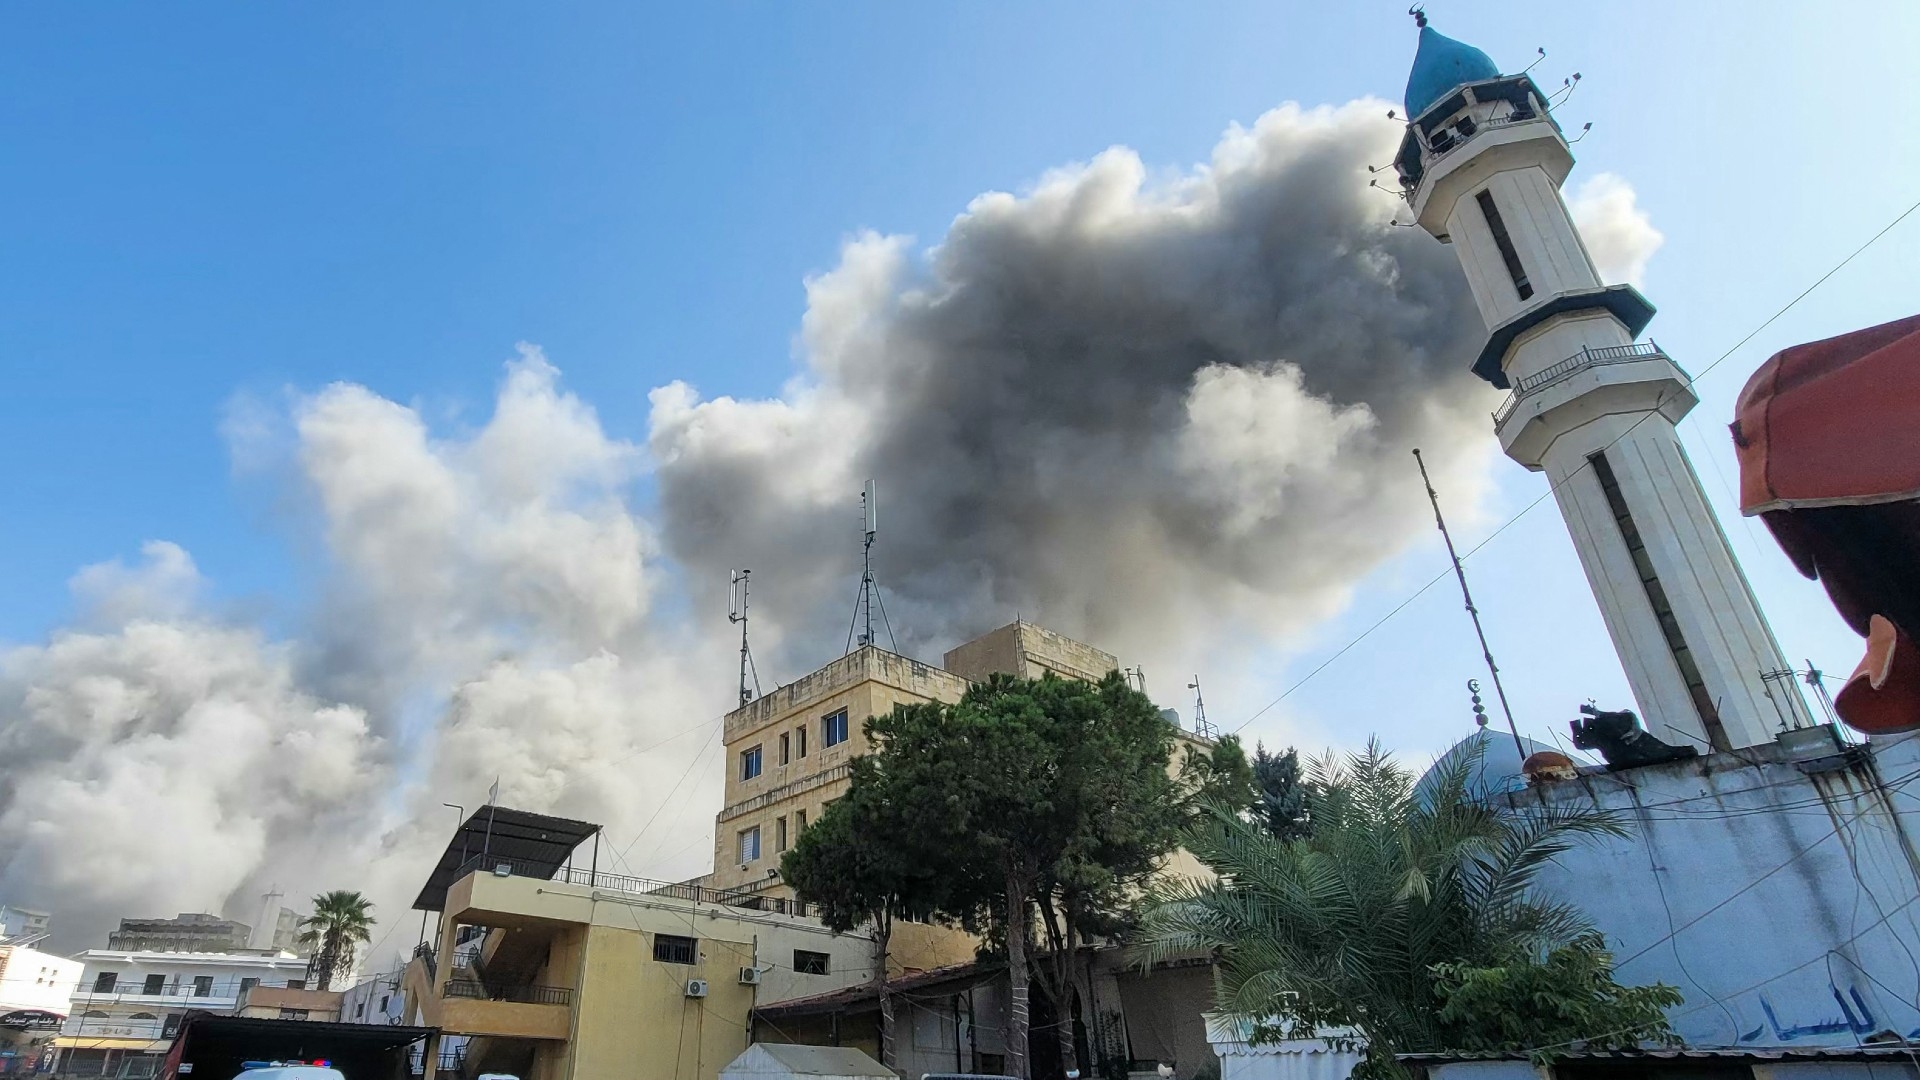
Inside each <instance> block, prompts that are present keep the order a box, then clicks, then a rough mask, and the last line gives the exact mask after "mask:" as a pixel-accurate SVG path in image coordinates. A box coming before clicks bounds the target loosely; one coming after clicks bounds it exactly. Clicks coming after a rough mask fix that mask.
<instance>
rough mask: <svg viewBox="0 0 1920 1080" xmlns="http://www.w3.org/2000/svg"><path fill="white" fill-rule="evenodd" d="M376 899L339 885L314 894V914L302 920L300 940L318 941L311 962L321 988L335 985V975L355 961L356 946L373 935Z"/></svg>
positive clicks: (309, 966) (304, 942)
mask: <svg viewBox="0 0 1920 1080" xmlns="http://www.w3.org/2000/svg"><path fill="white" fill-rule="evenodd" d="M372 931H373V901H371V900H369V899H367V898H366V897H364V896H361V895H360V894H359V893H357V892H349V891H347V890H345V889H336V890H334V891H333V892H324V893H321V894H320V895H319V896H316V897H314V898H313V914H311V915H309V916H307V917H306V918H304V919H301V920H300V943H301V944H302V945H318V946H319V948H317V949H315V950H314V951H313V958H312V959H311V960H309V961H308V962H307V977H308V978H309V979H310V980H312V983H313V986H314V988H315V989H317V990H331V989H333V976H334V974H335V972H336V971H338V970H339V969H340V968H342V967H351V966H352V964H353V948H354V946H356V945H360V944H364V943H365V942H367V941H369V940H371V939H372V936H373V935H372Z"/></svg>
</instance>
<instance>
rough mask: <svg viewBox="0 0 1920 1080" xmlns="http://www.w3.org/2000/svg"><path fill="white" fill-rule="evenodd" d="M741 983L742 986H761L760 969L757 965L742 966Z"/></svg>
mask: <svg viewBox="0 0 1920 1080" xmlns="http://www.w3.org/2000/svg"><path fill="white" fill-rule="evenodd" d="M740 985H741V986H759V985H760V969H759V968H757V967H743V968H741V969H740Z"/></svg>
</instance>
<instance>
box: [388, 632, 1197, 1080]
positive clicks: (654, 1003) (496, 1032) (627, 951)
mask: <svg viewBox="0 0 1920 1080" xmlns="http://www.w3.org/2000/svg"><path fill="white" fill-rule="evenodd" d="M943 662H944V666H943V667H934V666H932V665H930V664H925V663H921V662H920V661H917V660H913V659H910V658H908V657H905V656H900V655H898V654H896V653H891V652H888V651H886V650H884V649H880V648H876V647H872V646H867V647H862V648H860V649H857V650H855V651H854V652H852V653H849V654H848V655H846V656H844V657H841V658H840V659H838V660H835V661H834V662H832V663H830V664H828V665H826V666H825V667H823V668H821V669H820V670H818V671H815V672H813V673H812V674H810V675H808V676H806V677H805V678H803V679H801V680H799V681H798V682H795V683H792V684H790V685H787V686H783V687H781V688H779V689H777V690H775V691H774V692H773V693H770V694H767V695H765V696H764V697H761V698H760V699H758V700H756V701H753V702H750V703H749V704H747V705H744V706H742V707H741V708H739V709H736V710H734V711H733V712H731V713H729V714H727V716H726V717H725V718H724V721H723V722H724V725H725V727H724V738H725V742H726V748H727V770H728V771H727V781H726V794H725V801H724V805H723V806H722V808H721V810H720V812H719V815H718V817H717V820H716V825H717V828H716V843H715V846H716V851H715V860H714V870H713V873H711V874H709V875H708V876H706V877H704V878H700V879H697V880H695V881H691V882H679V883H667V882H659V881H650V880H646V879H642V878H636V877H630V876H626V875H620V874H612V873H609V872H606V871H604V870H602V869H601V867H600V866H599V861H600V860H599V854H598V849H599V826H597V825H594V824H592V823H589V822H581V821H573V820H569V819H565V818H555V817H549V816H546V815H541V814H533V813H528V812H525V811H520V810H513V809H510V808H507V807H498V806H486V807H482V808H481V809H480V810H479V811H476V812H475V813H474V814H473V815H472V816H471V817H470V818H468V819H467V821H466V822H464V823H463V824H462V826H461V828H460V830H459V831H458V832H457V833H456V834H455V836H454V838H453V840H451V841H450V842H449V844H448V846H447V849H446V851H445V852H444V853H443V854H442V855H441V858H440V860H439V862H438V863H437V864H436V866H435V867H434V868H433V871H432V873H431V874H430V875H429V877H428V880H427V882H426V884H425V886H424V887H423V888H422V889H421V892H420V895H419V897H418V898H417V899H416V900H415V902H414V908H415V909H416V910H419V911H423V912H427V913H437V915H438V921H437V923H436V924H435V925H436V928H435V930H434V932H433V935H432V937H431V939H430V940H431V944H429V943H427V942H423V943H422V945H421V947H420V949H419V950H418V951H417V952H416V955H415V956H414V958H413V959H412V961H411V962H410V963H409V965H408V966H407V968H406V971H405V973H404V975H403V976H402V983H401V985H402V990H403V992H404V994H405V1009H404V1012H405V1015H406V1017H407V1019H408V1021H409V1022H410V1023H415V1024H419V1025H421V1026H425V1027H431V1028H436V1029H438V1030H439V1032H440V1034H438V1035H436V1036H434V1040H433V1042H434V1045H433V1046H432V1047H431V1049H430V1052H429V1053H427V1054H426V1060H427V1069H426V1080H436V1078H437V1077H441V1076H445V1075H448V1074H450V1073H451V1074H454V1075H461V1076H472V1075H477V1074H478V1073H480V1072H486V1071H495V1072H504V1073H510V1074H512V1075H515V1076H519V1077H522V1078H523V1080H713V1078H714V1077H716V1076H717V1075H718V1072H719V1070H720V1068H721V1067H722V1066H724V1065H725V1064H727V1063H728V1062H729V1061H731V1060H732V1059H733V1058H734V1057H735V1056H737V1055H738V1054H739V1053H740V1052H741V1051H742V1050H744V1049H745V1048H746V1046H747V1045H748V1044H749V1042H751V1041H752V1030H753V1027H754V1022H755V1021H754V1016H755V1015H756V1012H757V1011H758V1010H760V1009H763V1008H765V1007H768V1006H771V1005H774V1004H777V1003H780V1002H788V1001H799V1000H803V999H818V998H820V997H821V996H822V995H832V994H833V993H834V992H836V991H842V990H849V989H851V988H854V987H857V986H861V985H865V984H868V983H870V982H871V981H872V977H873V975H874V971H875V966H876V964H877V963H879V962H880V958H878V957H876V956H875V952H876V948H875V943H874V941H873V938H872V937H871V935H869V934H866V933H862V932H858V931H856V932H853V933H847V934H836V933H833V932H832V931H830V930H828V929H827V928H826V927H825V926H823V925H822V924H821V923H820V922H819V921H818V920H816V919H812V918H809V917H807V914H806V912H805V911H804V910H803V908H802V906H801V905H800V904H799V903H798V902H797V901H796V900H795V898H794V896H793V890H792V889H791V888H789V887H788V886H787V885H786V884H785V883H784V882H782V881H781V880H780V878H779V873H778V869H779V865H780V857H781V855H782V854H783V852H784V851H785V850H786V849H787V848H788V847H789V846H791V844H792V843H793V841H794V839H796V838H797V837H798V836H799V834H800V831H801V830H803V829H805V828H806V826H807V823H808V822H809V821H815V820H818V819H819V815H820V812H821V810H822V809H823V808H824V807H825V806H826V804H827V803H829V802H831V801H833V800H834V799H836V798H838V797H840V796H841V795H842V794H844V793H845V792H846V789H847V786H848V784H849V782H850V779H849V778H850V769H849V765H848V763H849V762H850V761H851V760H852V758H853V756H854V755H856V754H860V753H864V752H865V751H866V749H867V743H866V736H865V725H866V721H867V719H868V718H869V717H872V716H875V715H878V714H882V713H886V712H889V711H891V710H892V709H893V707H894V706H895V705H897V704H901V703H911V702H926V701H946V702H951V701H956V700H958V699H959V698H960V696H961V694H963V693H964V692H965V691H966V688H967V687H968V685H970V683H971V682H972V681H975V680H980V679H984V678H986V677H987V676H989V675H992V674H995V673H1006V674H1010V675H1015V676H1019V677H1022V678H1034V677H1038V676H1039V675H1041V674H1044V673H1047V672H1052V673H1054V674H1057V675H1061V676H1064V677H1069V678H1080V679H1097V678H1100V677H1102V676H1104V675H1105V674H1107V673H1108V672H1111V671H1113V670H1115V669H1116V668H1117V667H1118V661H1117V660H1116V659H1115V658H1114V657H1113V656H1112V655H1110V654H1108V653H1105V652H1101V651H1100V650H1098V649H1095V648H1093V647H1091V646H1088V645H1085V644H1082V643H1080V642H1077V641H1073V640H1072V639H1070V638H1066V637H1063V636H1061V635H1059V634H1056V633H1053V632H1051V631H1048V630H1045V629H1042V628H1040V627H1037V626H1033V625H1031V624H1028V623H1023V622H1015V623H1012V624H1010V625H1008V626H1004V627H1001V628H1000V629H998V630H995V631H993V632H991V633H989V634H986V635H984V636H982V637H980V638H977V639H975V640H973V641H970V642H967V643H966V644H964V645H961V646H959V647H958V648H956V649H954V650H952V651H951V652H949V653H947V654H946V656H945V658H944V661H943ZM1187 752H1191V747H1189V748H1188V751H1187ZM1182 858H1186V857H1185V853H1184V852H1181V853H1179V855H1178V856H1176V864H1177V863H1179V862H1180V860H1181V859H1182ZM1186 861H1188V862H1190V861H1191V860H1190V858H1186ZM1178 870H1182V871H1183V870H1185V867H1184V866H1179V867H1178ZM975 946H976V942H975V940H974V939H973V938H972V937H970V936H968V935H966V934H964V933H962V932H960V931H958V930H956V929H952V928H948V927H942V926H935V925H930V924H925V923H900V924H896V926H895V928H894V933H893V936H892V940H891V942H890V948H889V955H888V956H887V957H885V960H884V962H885V964H886V968H887V974H888V975H889V976H890V977H899V976H902V975H906V974H909V973H913V972H927V971H933V970H935V969H942V968H948V967H951V966H952V965H956V964H965V963H967V962H969V961H971V960H973V958H974V955H975ZM839 1037H840V1034H839V1033H838V1032H837V1030H836V1031H835V1032H834V1034H833V1038H835V1039H838V1038H839ZM848 1037H849V1039H853V1040H857V1038H858V1033H849V1035H848Z"/></svg>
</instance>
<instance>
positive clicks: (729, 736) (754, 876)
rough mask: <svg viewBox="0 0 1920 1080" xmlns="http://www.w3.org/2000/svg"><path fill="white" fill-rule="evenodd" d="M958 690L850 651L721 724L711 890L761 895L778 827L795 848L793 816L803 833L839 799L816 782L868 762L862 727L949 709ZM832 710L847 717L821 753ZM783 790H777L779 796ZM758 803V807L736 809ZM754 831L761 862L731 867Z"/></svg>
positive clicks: (781, 892) (932, 670) (831, 783)
mask: <svg viewBox="0 0 1920 1080" xmlns="http://www.w3.org/2000/svg"><path fill="white" fill-rule="evenodd" d="M966 685H967V684H966V680H964V679H961V678H959V677H958V676H956V675H953V674H951V673H949V672H946V671H942V670H941V669H939V668H936V667H932V666H930V665H927V664H922V663H919V662H917V661H914V660H910V659H908V658H907V657H904V656H898V655H896V654H893V653H889V652H886V651H885V650H882V649H877V648H871V647H869V648H865V649H859V650H856V651H855V652H854V653H852V654H851V655H849V656H846V657H842V658H841V659H840V660H836V661H834V662H833V663H832V664H829V665H827V666H826V667H824V668H821V669H820V670H819V671H816V672H814V673H813V674H811V675H808V676H807V677H806V678H804V679H801V680H800V681H799V682H797V683H794V684H791V685H789V686H786V687H783V688H781V690H780V691H778V692H776V694H772V695H768V696H767V697H765V698H762V699H760V700H759V701H755V702H753V703H751V704H749V705H747V706H744V707H742V708H741V709H738V710H736V711H734V712H733V713H730V714H728V716H727V718H726V721H725V724H726V745H727V758H726V769H727V773H726V795H725V799H724V802H723V804H722V809H721V811H720V814H719V816H718V818H717V820H716V822H715V828H714V840H713V845H714V853H713V874H712V875H711V876H710V878H709V879H708V880H707V881H706V882H705V884H706V885H707V886H708V887H710V888H715V889H734V888H739V887H741V886H746V885H766V883H768V882H769V881H771V880H772V879H771V878H769V876H768V874H767V871H768V870H770V869H773V868H776V867H778V866H779V865H780V856H781V854H782V849H781V848H780V846H779V828H778V825H777V821H778V819H780V818H783V817H784V818H785V819H786V822H787V843H788V846H792V844H793V842H794V841H795V840H797V839H798V838H799V834H800V829H799V825H798V820H799V818H798V815H800V814H804V815H805V816H806V820H807V821H808V822H809V823H811V822H814V821H818V820H819V819H820V814H821V812H822V811H823V810H824V809H825V808H826V805H827V804H828V803H829V802H832V801H833V800H835V799H838V798H839V797H840V796H842V795H844V794H846V790H847V784H848V782H849V781H848V779H847V777H846V776H845V775H844V773H842V774H841V775H836V776H831V777H829V778H826V779H824V780H821V781H817V782H816V780H815V778H818V777H821V776H822V774H827V773H832V772H833V771H834V770H840V769H843V767H844V766H845V765H846V764H847V763H848V762H849V761H851V760H852V759H853V758H854V757H855V756H856V755H859V754H864V753H866V752H867V738H866V731H865V728H866V721H867V719H868V718H869V717H872V716H876V715H881V714H884V713H889V712H892V711H893V707H894V706H895V705H896V704H902V703H908V704H917V703H919V702H924V701H931V700H942V701H957V700H959V698H960V695H961V694H962V693H964V692H965V691H966ZM841 709H845V710H846V711H847V739H846V741H844V742H841V743H837V744H835V745H833V746H826V745H825V741H824V740H823V739H822V737H821V734H822V727H821V721H822V719H823V718H825V717H827V716H830V715H832V714H834V713H836V712H838V711H840V710H841ZM802 729H804V730H805V731H806V733H807V734H806V750H807V752H806V754H805V755H804V756H802V755H800V754H799V752H798V751H799V737H798V732H799V731H800V730H802ZM781 735H785V736H787V739H788V746H789V747H790V748H791V750H792V757H791V760H790V761H789V762H788V763H787V764H784V765H783V764H781V762H780V736H781ZM755 746H758V747H759V748H760V759H761V772H760V775H759V776H756V777H754V778H753V779H751V780H747V779H742V777H741V775H740V773H741V754H742V753H743V752H745V751H747V750H749V749H751V748H752V747H755ZM783 789H786V790H783ZM760 798H765V799H766V800H767V801H766V802H765V803H763V804H761V805H754V806H751V807H750V808H745V809H742V808H741V807H742V804H746V803H750V802H751V801H752V800H755V799H760ZM755 826H758V827H759V829H760V857H759V858H758V859H755V860H752V861H750V862H749V863H748V864H747V865H746V867H745V868H742V867H741V865H740V834H741V833H742V832H744V831H746V830H749V829H751V828H754V827H755ZM765 891H766V893H767V895H770V896H779V897H791V896H792V892H791V890H788V889H785V888H784V887H781V886H778V885H767V887H766V890H765Z"/></svg>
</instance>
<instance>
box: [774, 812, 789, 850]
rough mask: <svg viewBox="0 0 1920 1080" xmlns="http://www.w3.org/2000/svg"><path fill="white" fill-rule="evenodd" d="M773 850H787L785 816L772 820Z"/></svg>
mask: <svg viewBox="0 0 1920 1080" xmlns="http://www.w3.org/2000/svg"><path fill="white" fill-rule="evenodd" d="M773 850H775V851H785V850H787V816H786V815H785V814H782V815H780V816H779V817H777V818H774V819H773Z"/></svg>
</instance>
